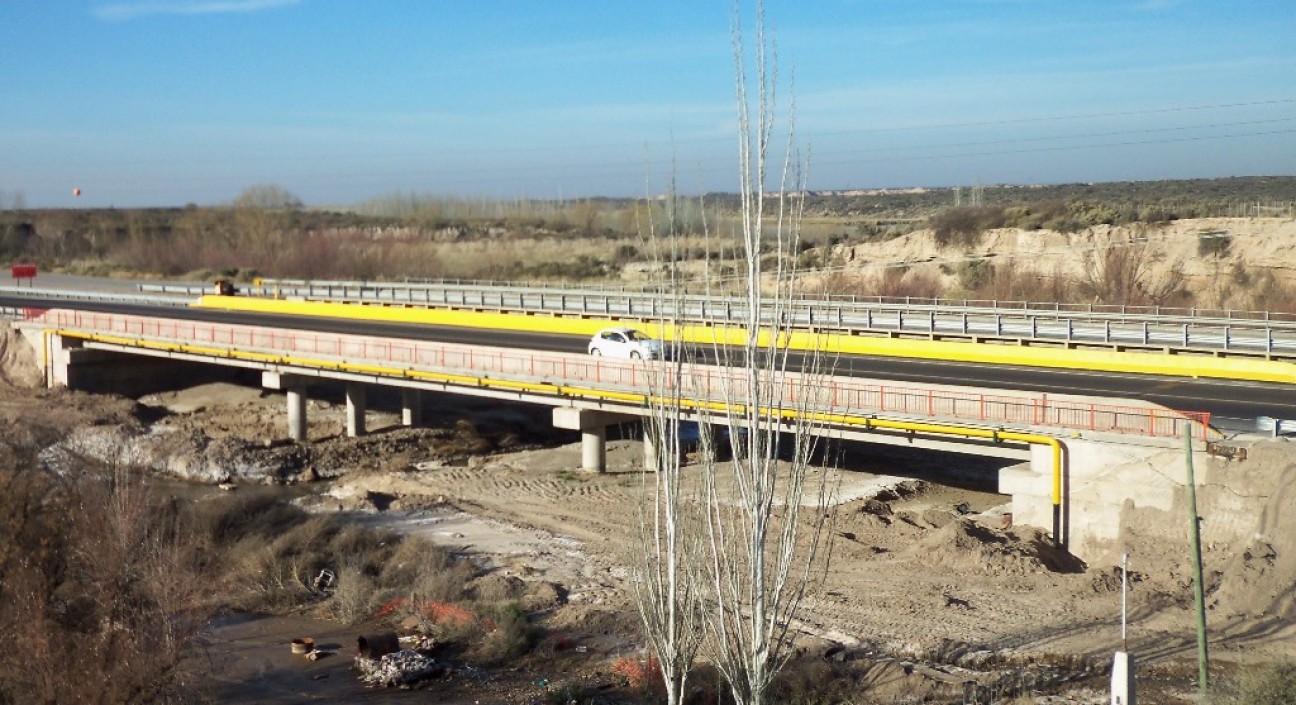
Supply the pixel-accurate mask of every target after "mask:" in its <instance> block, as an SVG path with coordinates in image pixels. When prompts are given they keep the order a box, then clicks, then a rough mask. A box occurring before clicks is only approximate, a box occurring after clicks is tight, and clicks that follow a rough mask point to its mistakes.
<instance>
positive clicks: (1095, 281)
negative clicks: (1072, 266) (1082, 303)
mask: <svg viewBox="0 0 1296 705" xmlns="http://www.w3.org/2000/svg"><path fill="white" fill-rule="evenodd" d="M1162 258H1163V255H1158V254H1156V253H1154V252H1152V251H1151V250H1149V249H1148V245H1147V243H1146V242H1143V241H1140V240H1135V241H1134V242H1130V243H1123V242H1108V243H1105V244H1104V245H1102V246H1100V247H1098V248H1096V249H1094V250H1093V251H1092V252H1090V253H1089V255H1088V256H1087V257H1086V262H1085V271H1084V275H1083V277H1082V278H1081V280H1080V283H1079V288H1080V291H1081V292H1082V293H1084V294H1085V295H1087V296H1089V297H1091V298H1092V299H1093V300H1094V301H1096V302H1098V303H1105V304H1123V305H1129V306H1163V305H1166V304H1168V303H1170V302H1172V301H1173V300H1174V299H1175V298H1177V297H1180V296H1182V295H1183V292H1184V282H1185V280H1186V277H1185V275H1184V273H1183V268H1182V267H1178V266H1176V267H1165V268H1157V267H1155V266H1154V265H1156V264H1157V263H1158V262H1159V261H1160V259H1162ZM1158 269H1160V270H1161V273H1160V274H1158V273H1157V270H1158Z"/></svg>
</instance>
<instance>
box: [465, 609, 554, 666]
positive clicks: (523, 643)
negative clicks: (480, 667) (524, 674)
mask: <svg viewBox="0 0 1296 705" xmlns="http://www.w3.org/2000/svg"><path fill="white" fill-rule="evenodd" d="M492 622H493V623H494V627H495V628H494V629H492V630H490V631H489V632H487V633H486V636H485V637H484V638H483V639H482V640H481V642H480V643H478V644H477V645H476V647H475V648H474V649H473V653H474V654H475V655H476V656H477V658H478V659H480V660H481V661H482V662H484V663H488V664H493V663H501V662H503V661H506V660H509V659H513V658H516V657H518V656H521V655H523V654H526V653H528V652H530V651H531V649H532V648H534V647H535V645H536V642H538V641H539V640H540V638H541V637H542V636H543V635H544V632H543V630H541V629H540V628H539V627H537V626H535V625H533V624H531V620H530V618H529V617H528V616H527V613H526V610H524V609H522V607H521V605H519V604H517V603H516V602H512V603H509V604H507V605H503V606H501V607H498V608H496V610H495V613H494V615H493V619H492Z"/></svg>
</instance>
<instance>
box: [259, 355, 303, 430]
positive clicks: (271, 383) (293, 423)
mask: <svg viewBox="0 0 1296 705" xmlns="http://www.w3.org/2000/svg"><path fill="white" fill-rule="evenodd" d="M261 386H262V387H265V388H266V389H282V390H284V392H286V393H287V395H288V437H289V438H291V439H293V440H294V441H298V442H300V441H304V440H306V380H304V379H302V378H301V377H294V376H292V375H285V374H280V373H278V372H262V373H261Z"/></svg>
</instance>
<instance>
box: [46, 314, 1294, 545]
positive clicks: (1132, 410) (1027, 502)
mask: <svg viewBox="0 0 1296 705" xmlns="http://www.w3.org/2000/svg"><path fill="white" fill-rule="evenodd" d="M252 301H256V300H255V299H243V297H234V298H232V299H231V298H230V297H215V298H214V299H212V300H204V301H203V302H202V307H201V308H198V309H192V308H184V309H180V308H177V309H174V310H172V311H167V310H159V309H157V308H156V307H154V308H153V309H152V310H150V311H149V312H148V313H147V315H139V314H132V313H112V312H94V311H87V310H72V309H57V308H55V309H44V308H29V309H27V311H26V312H25V315H24V318H25V321H24V322H23V323H22V324H21V327H22V329H23V330H24V331H25V333H26V334H27V335H28V336H30V337H31V338H32V339H33V341H34V343H35V345H36V348H37V349H38V350H39V351H40V356H39V357H40V359H41V361H42V365H43V367H44V369H45V370H46V379H47V382H48V383H50V384H63V385H68V386H72V387H89V388H95V387H98V388H104V387H114V386H118V385H129V384H130V383H131V381H132V377H133V376H135V377H138V376H139V375H145V376H148V377H150V378H156V377H157V376H158V375H159V373H160V367H159V363H160V361H162V360H170V361H177V362H188V363H199V364H203V365H222V366H226V367H238V368H244V369H250V370H255V371H257V372H259V373H260V375H261V381H262V384H263V385H264V386H266V387H267V388H272V389H279V390H283V391H284V392H285V395H286V398H287V405H288V418H289V423H288V428H287V429H286V435H287V436H289V437H290V438H294V439H301V438H304V437H305V429H306V424H307V417H306V410H307V405H306V399H307V395H308V387H309V385H310V383H311V382H312V381H318V380H326V379H327V380H336V381H338V382H341V383H343V384H344V385H345V387H346V397H347V430H348V433H351V434H354V435H358V434H362V433H364V432H365V410H366V391H365V390H366V389H367V388H368V387H371V386H374V385H379V386H388V387H394V388H399V389H400V390H401V394H402V406H403V421H404V422H405V423H407V424H417V423H418V422H419V419H418V413H419V409H420V408H421V397H420V395H421V394H422V393H423V392H425V391H435V392H444V393H452V394H468V395H475V396H484V397H493V398H501V399H512V400H517V401H523V402H528V403H535V404H545V405H548V406H550V407H552V408H553V409H554V411H553V419H554V423H555V425H556V426H558V427H561V428H569V429H572V430H577V431H580V432H581V434H582V447H583V465H584V466H585V468H586V469H588V470H591V471H600V470H602V469H604V466H605V459H604V453H603V445H604V438H605V429H606V427H607V426H608V425H610V424H613V423H619V422H622V421H625V420H633V419H638V418H641V417H642V416H644V415H645V414H646V413H647V408H646V407H647V403H648V401H649V398H650V395H652V394H653V393H654V391H653V390H654V387H653V384H651V383H650V376H652V375H654V374H659V373H660V372H661V371H662V369H661V366H656V367H654V364H653V363H641V362H637V361H613V360H606V359H597V358H591V357H589V356H586V355H583V354H573V353H562V352H545V351H538V350H519V349H510V348H506V347H483V346H482V345H465V344H459V343H453V342H441V341H426V340H417V339H414V338H413V337H412V334H410V335H408V336H405V335H394V334H383V335H363V334H355V333H345V332H329V331H326V330H318V328H322V327H323V326H322V324H321V323H320V321H322V320H323V319H315V320H316V323H315V324H306V325H303V326H302V327H301V328H300V329H293V328H288V327H283V326H281V325H252V324H248V323H239V322H223V321H211V320H193V319H187V318H184V317H181V314H182V313H183V314H185V315H193V314H194V313H195V312H198V313H206V314H211V313H212V311H210V310H204V309H211V308H212V307H217V308H219V307H220V306H222V305H225V304H229V305H233V306H236V307H237V306H239V305H244V304H248V302H252ZM137 303H138V302H137ZM81 305H83V304H81ZM258 305H259V304H258ZM272 306H280V307H287V308H293V307H294V306H296V304H293V305H291V306H290V305H289V304H285V303H283V302H279V303H278V304H272ZM352 308H353V309H354V308H355V307H352ZM242 315H249V314H247V313H246V312H244V313H243V314H242ZM373 315H374V313H373V311H372V310H370V311H367V312H366V313H365V314H364V316H365V317H372V316H373ZM463 315H466V314H463ZM492 315H495V316H500V315H510V314H504V313H501V312H498V311H497V312H493V313H492ZM528 318H530V319H531V320H532V321H535V320H537V317H536V316H534V315H532V316H529V317H528ZM260 320H262V321H264V322H266V323H272V324H273V323H281V322H283V321H286V319H283V320H280V319H275V318H273V317H269V318H268V320H267V317H264V316H263V318H262V319H260ZM524 320H525V319H524V318H520V317H516V316H515V317H514V321H515V322H516V323H520V322H522V321H524ZM561 320H566V319H559V318H555V317H553V316H549V317H547V319H542V320H541V322H542V323H544V324H545V325H546V326H548V327H551V328H552V327H554V325H555V324H556V323H558V322H560V321H561ZM571 320H574V321H575V322H576V323H578V324H579V325H580V326H589V325H605V322H603V321H599V320H597V319H588V318H584V317H577V318H575V319H571ZM493 325H497V326H503V327H507V326H505V325H504V324H503V323H502V322H501V321H499V320H495V321H494V323H493ZM349 327H350V328H357V327H359V328H363V326H358V325H355V324H354V323H353V324H352V325H350V326H349ZM308 328H317V330H309V329H308ZM1000 347H1002V346H1000ZM1264 362H1272V361H1268V360H1265V361H1264ZM162 364H165V363H162ZM657 379H658V380H660V379H662V378H660V377H658V378H657ZM813 381H814V383H816V384H822V385H825V390H826V391H825V392H824V393H823V395H822V397H823V398H824V399H825V400H827V403H826V404H825V405H824V406H823V407H822V408H818V409H816V412H815V413H817V414H819V417H818V418H817V419H815V421H816V422H817V423H818V424H819V425H821V426H822V428H823V430H824V432H825V433H827V434H829V435H831V436H833V437H840V438H844V439H854V440H863V441H867V442H873V443H890V444H903V445H915V446H922V447H928V448H935V449H940V450H945V451H951V452H958V453H973V454H982V455H994V456H998V457H1005V458H1012V459H1017V460H1020V461H1024V462H1022V463H1020V464H1019V465H1016V466H1013V467H1008V468H1005V469H1004V470H1002V471H1000V476H999V487H1000V491H1001V492H1004V493H1006V494H1010V495H1011V496H1012V510H1013V517H1014V521H1016V522H1018V523H1025V524H1032V525H1036V526H1040V527H1042V528H1046V529H1049V530H1051V531H1052V532H1053V535H1054V536H1055V537H1056V538H1057V540H1058V541H1060V542H1062V543H1064V544H1066V545H1067V546H1068V547H1070V548H1071V549H1072V551H1073V552H1075V553H1077V555H1081V556H1082V557H1084V556H1086V555H1092V554H1095V553H1096V552H1098V551H1100V550H1103V548H1104V547H1105V546H1107V545H1108V544H1109V543H1110V542H1111V541H1112V540H1114V539H1115V538H1116V532H1117V531H1118V530H1119V526H1120V522H1119V517H1120V512H1121V510H1122V507H1123V506H1124V505H1125V503H1126V502H1128V501H1133V502H1135V503H1137V504H1138V505H1139V506H1147V505H1149V504H1151V505H1154V506H1160V505H1165V506H1166V507H1167V508H1168V505H1169V503H1170V502H1171V501H1172V500H1173V492H1174V488H1173V486H1172V485H1173V482H1169V484H1167V477H1172V476H1174V475H1178V474H1179V468H1181V465H1182V450H1181V447H1182V443H1183V440H1182V437H1183V435H1184V433H1185V431H1186V432H1187V433H1188V434H1189V435H1190V436H1191V438H1192V439H1193V443H1194V448H1195V450H1196V451H1197V452H1198V453H1204V451H1206V450H1207V447H1208V444H1209V443H1211V442H1212V441H1213V440H1215V435H1213V434H1212V431H1211V430H1210V418H1209V416H1208V415H1206V414H1192V413H1181V412H1175V411H1171V410H1169V409H1167V408H1165V407H1162V406H1160V405H1157V404H1154V403H1149V402H1146V401H1138V400H1102V399H1093V398H1086V397H1080V396H1074V395H1063V394H1050V393H1042V392H1030V391H1021V390H1017V391H1014V390H999V391H989V390H986V389H976V388H967V387H957V386H950V385H939V384H929V383H916V382H915V383H906V384H894V383H888V382H886V381H883V380H876V379H868V378H863V377H860V376H855V375H851V374H838V375H833V376H829V377H826V378H822V379H818V378H816V379H814V380H813ZM733 382H734V375H733V371H732V370H728V369H726V368H723V367H718V366H714V365H687V366H684V368H683V369H682V370H680V372H679V374H678V376H677V377H675V378H667V381H666V382H665V384H666V385H668V386H669V385H688V386H689V394H688V395H686V397H687V398H688V399H690V400H693V401H692V402H691V403H690V404H689V405H688V408H686V409H684V411H683V415H684V416H685V417H686V418H689V419H693V420H696V421H699V422H700V423H701V424H702V427H703V428H712V427H713V426H714V425H715V424H719V423H723V421H724V420H725V419H726V418H727V415H726V414H725V411H726V408H725V405H726V404H741V403H743V402H744V400H743V399H742V397H741V393H740V390H736V389H735V388H734V384H733ZM802 383H808V382H807V381H806V380H802V379H800V378H798V377H797V376H791V377H790V383H789V387H790V388H789V389H788V390H786V393H787V394H788V395H789V397H792V396H795V395H796V393H797V389H796V385H797V384H802ZM660 384H661V382H660V381H659V385H660ZM660 388H661V387H660V386H658V387H657V389H660ZM787 421H788V420H787V419H779V418H768V419H767V421H766V423H767V424H768V425H769V426H770V427H771V428H780V427H782V426H783V425H784V424H786V423H787ZM645 452H646V453H648V454H652V453H653V452H654V449H653V448H652V447H651V443H648V444H646V448H645ZM1204 461H1205V457H1203V458H1202V459H1201V460H1200V461H1199V462H1204ZM1149 469H1151V471H1149Z"/></svg>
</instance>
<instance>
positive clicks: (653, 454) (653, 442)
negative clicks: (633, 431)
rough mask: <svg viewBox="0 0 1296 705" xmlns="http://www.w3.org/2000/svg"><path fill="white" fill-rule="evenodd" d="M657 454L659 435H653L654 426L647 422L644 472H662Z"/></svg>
mask: <svg viewBox="0 0 1296 705" xmlns="http://www.w3.org/2000/svg"><path fill="white" fill-rule="evenodd" d="M659 463H660V460H659V458H658V454H657V434H655V433H653V429H652V424H650V423H648V422H647V420H645V422H644V425H643V464H644V470H647V471H648V472H657V471H658V470H661V465H660V464H659Z"/></svg>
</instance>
